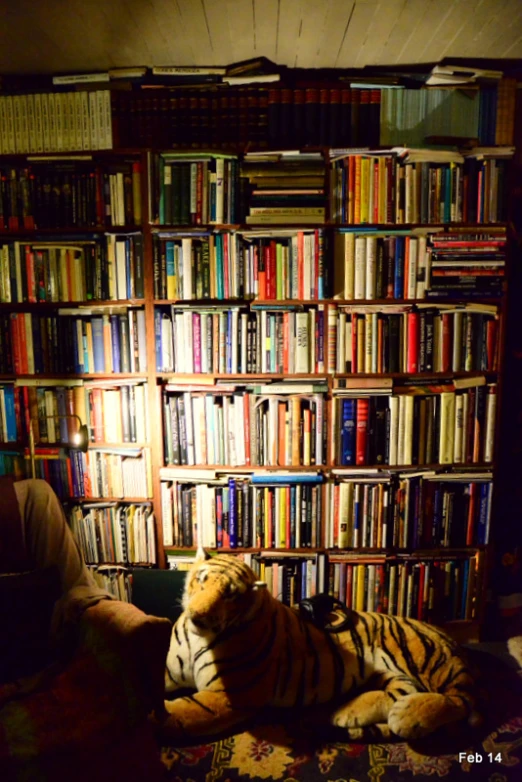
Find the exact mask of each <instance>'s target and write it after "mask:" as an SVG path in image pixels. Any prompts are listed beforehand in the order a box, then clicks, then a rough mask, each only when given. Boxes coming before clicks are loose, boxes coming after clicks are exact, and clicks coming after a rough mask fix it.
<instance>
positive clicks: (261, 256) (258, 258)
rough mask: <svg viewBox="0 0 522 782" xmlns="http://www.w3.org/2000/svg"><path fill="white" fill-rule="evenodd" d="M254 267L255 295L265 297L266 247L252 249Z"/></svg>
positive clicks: (259, 297) (262, 298)
mask: <svg viewBox="0 0 522 782" xmlns="http://www.w3.org/2000/svg"><path fill="white" fill-rule="evenodd" d="M254 267H257V297H258V299H261V301H263V300H264V299H266V248H265V247H260V248H259V249H258V248H257V247H256V248H255V249H254Z"/></svg>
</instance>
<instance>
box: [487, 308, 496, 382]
mask: <svg viewBox="0 0 522 782" xmlns="http://www.w3.org/2000/svg"><path fill="white" fill-rule="evenodd" d="M497 332H498V321H496V320H495V319H494V318H491V320H488V322H487V325H486V355H487V366H486V370H487V371H488V372H496V371H497V369H498V366H497Z"/></svg>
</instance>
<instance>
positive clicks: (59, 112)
mask: <svg viewBox="0 0 522 782" xmlns="http://www.w3.org/2000/svg"><path fill="white" fill-rule="evenodd" d="M64 97H65V96H64V94H63V93H61V92H58V93H56V95H55V96H54V112H55V118H54V127H55V131H56V150H57V151H58V152H62V151H63V150H64V149H65V147H64V143H63V142H64V133H63V124H64V123H63V120H64Z"/></svg>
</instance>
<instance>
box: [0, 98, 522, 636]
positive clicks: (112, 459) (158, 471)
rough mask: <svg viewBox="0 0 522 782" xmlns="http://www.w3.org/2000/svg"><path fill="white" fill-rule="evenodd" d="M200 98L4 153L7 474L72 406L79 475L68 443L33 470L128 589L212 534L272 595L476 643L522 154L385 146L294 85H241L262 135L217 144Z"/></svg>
mask: <svg viewBox="0 0 522 782" xmlns="http://www.w3.org/2000/svg"><path fill="white" fill-rule="evenodd" d="M193 92H195V91H187V92H186V93H185V96H186V97H182V96H181V94H178V93H180V91H179V90H178V92H176V90H172V91H171V92H170V98H169V100H171V101H172V102H171V103H169V105H168V107H165V104H162V101H164V100H165V96H164V95H163V94H162V93H161V91H158V92H157V97H156V98H154V99H152V98H151V99H147V100H148V101H149V102H148V103H147V105H145V104H144V103H143V102H142V104H141V105H139V106H138V105H137V104H136V106H135V114H134V115H133V116H134V119H136V122H135V123H131V124H129V125H128V126H127V125H126V117H127V116H128V112H130V111H134V109H132V101H133V100H134V98H135V93H134V92H133V91H130V93H129V94H128V95H126V94H124V93H123V92H120V93H118V94H116V93H115V94H113V96H112V111H113V124H112V134H113V139H114V141H116V143H118V144H120V147H119V148H118V147H117V148H114V149H103V150H101V149H95V148H94V146H93V147H91V149H88V148H87V147H85V146H84V144H85V143H86V136H85V137H82V143H81V145H80V144H79V138H80V136H79V135H78V137H77V141H76V142H75V143H76V144H77V149H74V148H72V149H71V152H67V151H66V146H65V147H63V148H62V149H50V150H48V151H47V154H42V153H41V152H40V153H39V154H36V153H32V154H20V153H19V152H17V151H16V149H14V150H13V149H12V148H10V149H6V148H5V146H4V147H2V152H3V155H2V156H1V157H0V177H1V179H0V182H1V186H2V215H1V218H0V253H1V254H2V261H3V262H2V274H1V275H0V348H1V349H0V405H1V407H0V410H1V411H2V412H0V416H1V421H2V427H3V428H2V440H3V441H5V442H1V443H0V451H1V453H0V469H3V470H5V471H18V473H19V474H20V472H21V471H23V461H24V459H23V458H21V459H18V458H17V451H18V452H19V453H20V454H21V456H22V457H23V452H24V449H25V447H26V429H27V421H28V417H30V418H31V419H32V420H33V421H37V422H38V423H39V424H40V425H41V426H42V428H43V429H44V430H45V423H46V418H45V416H46V414H49V411H51V410H53V411H54V410H55V408H56V409H57V410H58V409H62V407H63V409H65V410H72V411H74V412H77V413H78V414H80V417H81V418H82V420H84V419H85V420H86V421H87V422H88V423H89V425H90V427H91V433H92V437H91V443H90V448H89V453H88V455H87V457H86V458H85V460H84V461H81V460H80V461H78V457H77V455H74V454H72V452H71V454H69V455H68V454H66V452H65V451H64V449H63V448H60V446H61V445H62V441H65V440H66V439H67V437H66V435H67V432H65V431H61V430H60V428H59V427H56V428H55V429H56V430H55V431H54V432H53V433H52V434H51V435H50V433H49V431H44V432H43V434H42V433H41V432H39V437H38V438H37V439H38V440H39V446H40V447H39V449H37V450H38V451H40V453H39V456H40V457H42V458H41V462H40V465H41V469H42V470H46V472H45V473H44V474H45V475H46V477H48V478H49V479H50V480H51V482H53V481H54V483H55V485H56V486H60V487H61V491H60V494H61V496H62V499H63V500H64V501H65V502H66V504H67V508H68V511H69V513H70V517H71V521H72V525H73V529H74V530H75V534H76V535H77V537H78V538H79V539H80V541H81V545H82V547H83V549H84V551H85V552H86V554H87V559H88V561H89V562H90V563H91V564H93V565H96V564H97V565H98V566H99V567H98V570H97V577H98V578H99V580H100V583H104V584H112V588H114V589H115V590H116V592H117V594H119V595H123V594H125V582H124V579H123V577H122V573H123V574H124V573H125V566H128V565H130V564H138V565H157V566H159V567H165V566H167V565H168V564H169V563H171V564H176V563H178V564H179V563H181V562H182V561H183V559H184V558H185V557H186V556H188V555H189V554H190V553H191V552H193V551H194V549H195V548H196V545H197V543H198V534H199V535H200V536H201V541H202V542H203V544H204V545H205V546H206V547H208V548H215V547H216V545H218V544H219V546H220V549H221V550H223V551H232V552H235V553H237V554H240V555H243V556H244V557H245V558H246V559H247V560H248V561H249V562H250V563H251V564H252V566H253V567H255V568H256V569H257V571H258V573H259V575H260V577H262V578H265V579H266V580H267V581H268V583H269V587H270V588H271V589H273V590H274V591H275V592H276V593H277V594H279V595H283V596H284V598H285V599H295V598H298V597H299V595H300V594H304V593H306V592H310V591H313V590H315V589H317V588H319V586H318V585H321V586H322V587H324V588H326V589H329V590H330V591H333V592H334V593H335V594H336V595H340V596H341V597H344V598H345V599H347V600H348V602H349V603H351V604H352V605H353V606H354V607H358V608H367V609H379V610H395V611H397V610H398V611H400V612H402V613H405V614H408V615H411V616H413V617H419V618H424V619H429V620H430V619H433V620H436V621H439V622H440V621H443V622H449V623H450V626H453V627H455V628H457V629H458V632H459V634H460V635H461V637H463V636H467V637H470V638H471V637H477V634H478V631H479V629H478V628H479V626H480V623H481V621H482V617H483V610H484V588H485V586H484V585H485V581H486V574H487V571H488V567H489V565H488V557H489V556H490V547H489V544H488V536H489V525H490V519H491V514H492V508H493V504H494V494H493V485H494V480H493V478H494V476H495V469H496V455H495V449H497V453H498V443H495V436H496V431H497V429H498V427H497V426H496V422H497V420H498V416H499V409H500V400H501V378H502V353H503V351H502V345H503V340H504V328H503V322H504V320H503V319H504V309H505V298H504V293H505V290H504V289H505V286H504V268H505V262H506V258H507V256H508V239H509V236H510V231H511V229H510V224H509V222H508V219H507V217H508V215H507V200H506V197H504V198H502V197H501V196H500V194H501V193H502V192H505V191H506V186H507V181H506V180H507V174H508V167H509V150H507V149H506V147H504V146H498V147H497V148H496V149H495V147H494V142H495V138H496V137H495V138H494V137H493V136H492V129H491V127H489V128H488V130H487V132H486V131H485V132H484V135H483V137H481V141H483V143H488V145H489V147H488V151H487V152H485V153H481V152H477V151H476V149H475V150H473V149H472V148H469V147H467V148H465V149H463V150H459V151H456V150H452V151H445V150H442V151H437V152H435V153H433V154H432V155H431V158H430V153H429V152H428V151H427V150H425V149H423V150H420V151H419V152H415V151H408V148H407V147H405V146H404V143H405V141H404V140H403V142H402V144H401V147H400V148H395V149H394V148H393V144H396V143H397V139H396V138H394V137H393V135H390V133H388V135H387V136H386V135H385V136H384V138H383V135H382V127H381V138H380V139H379V134H378V133H377V132H376V125H375V120H374V119H372V118H375V117H376V116H377V117H378V116H379V111H382V108H381V109H379V105H380V104H379V100H380V97H381V93H380V91H378V90H360V91H357V90H347V89H344V90H337V89H336V88H335V87H332V88H330V87H329V88H328V90H327V89H326V88H324V89H318V90H315V89H311V88H310V90H306V89H304V88H303V89H302V88H301V87H300V86H298V85H297V86H294V87H292V89H291V90H285V89H283V90H279V89H277V90H265V89H261V90H258V89H257V88H246V89H245V90H242V89H240V90H236V92H237V97H238V98H239V100H242V101H243V102H244V101H245V100H246V101H247V105H249V106H250V108H251V117H250V115H249V117H250V119H249V120H248V121H247V123H246V124H245V121H244V119H243V120H242V121H238V123H237V126H236V125H235V124H234V123H231V128H230V130H229V134H228V137H227V138H218V137H214V136H213V135H212V134H211V135H209V136H208V139H207V138H206V136H205V132H206V130H209V129H210V128H211V127H213V124H212V123H213V120H212V122H210V121H209V118H210V117H212V116H213V115H212V111H214V110H215V111H220V110H221V109H226V110H227V111H228V112H229V113H230V105H231V104H230V103H229V104H228V106H227V104H226V101H225V102H224V103H223V104H222V105H221V104H219V103H218V104H217V105H215V104H213V103H212V100H213V98H211V99H210V103H208V104H205V98H204V95H203V91H200V92H198V93H197V99H196V95H195V94H194V95H193V94H192V93H193ZM301 92H302V93H303V95H301ZM316 92H317V95H316ZM347 92H348V93H350V94H349V96H348V95H347V94H346V93H347ZM383 92H385V91H383ZM411 92H415V91H411ZM434 92H435V91H433V94H434ZM437 92H443V91H441V90H438V91H437ZM227 93H228V94H229V98H230V97H231V95H232V92H231V91H227V90H223V92H222V94H221V96H220V97H219V100H224V99H225V95H226V94H227ZM288 93H291V94H290V95H289V94H288ZM363 93H365V94H364V95H363ZM374 93H379V95H378V96H377V95H376V94H374ZM481 95H482V93H481V92H480V91H477V93H476V96H475V97H476V100H478V101H479V103H477V105H476V107H475V108H476V110H477V111H479V110H480V105H479V104H480V101H482V100H484V101H486V102H487V101H488V100H489V101H490V100H491V96H490V95H489V96H488V97H486V98H483V97H481ZM301 97H303V98H304V101H303V102H301ZM265 98H266V101H265ZM316 98H317V101H316V100H315V99H316ZM348 98H350V100H348ZM377 98H379V100H378V99H377ZM431 99H432V100H435V97H432V98H431ZM64 100H65V101H67V100H68V99H64ZM103 100H105V98H103ZM185 100H186V101H187V103H186V104H185V103H184V104H183V105H181V106H180V101H181V102H183V101H185ZM249 100H250V104H249V103H248V101H249ZM389 100H390V97H389V96H388V95H387V96H386V98H385V101H384V103H385V105H386V106H387V107H388V108H387V110H389V111H390V116H391V115H393V111H394V109H393V107H391V108H390V107H389V105H388V103H387V101H388V102H389ZM101 102H102V99H101V98H100V106H101ZM103 105H105V104H103ZM220 105H221V109H220ZM348 105H349V106H350V112H348V108H347V107H348ZM243 106H244V103H243ZM290 106H291V107H292V108H291V109H290V108H289V107H290ZM158 107H159V108H158ZM326 107H328V108H326ZM0 108H1V107H0ZM233 108H234V102H233V100H232V109H233ZM484 111H485V110H484ZM158 112H159V113H158ZM162 112H164V113H163V114H162ZM205 112H207V113H205ZM264 112H265V113H264ZM343 112H344V114H343ZM376 112H377V113H376ZM167 115H168V116H169V117H170V118H171V120H172V123H171V125H170V130H169V133H171V134H175V135H176V134H178V131H180V129H182V127H183V126H184V125H183V123H187V124H186V127H188V128H190V129H191V134H192V133H194V132H195V131H196V130H197V129H198V128H199V132H198V133H196V135H195V136H194V135H191V137H190V140H191V145H192V148H190V149H188V148H187V142H188V137H187V138H186V139H184V136H183V134H181V136H179V134H178V136H177V138H178V141H179V146H177V145H178V141H176V142H172V139H171V138H170V137H169V138H166V137H165V138H164V137H163V136H162V135H161V132H162V131H161V130H160V129H159V120H160V117H163V118H164V117H165V116H167ZM105 116H106V115H105ZM180 117H184V120H183V123H182V122H181V121H180V120H179V118H180ZM198 117H199V119H197V118H198ZM256 117H257V119H256ZM285 118H286V119H285ZM299 118H301V119H299ZM314 118H315V119H317V118H319V129H320V131H319V135H318V136H314V135H313V134H312V133H311V130H312V128H313V127H314V122H315V119H314ZM343 118H344V119H343ZM381 119H382V114H381ZM174 120H175V121H174ZM178 120H179V121H178ZM301 120H303V122H304V124H303V125H302V127H301V124H300V123H301ZM101 121H102V120H101V115H100V118H99V123H101ZM106 121H107V122H108V119H107V116H106ZM292 123H295V124H296V127H297V126H298V125H299V127H300V135H299V134H298V135H297V136H292V135H291V134H287V136H286V137H285V135H284V133H283V136H281V134H279V135H278V134H277V132H276V131H275V130H274V129H275V128H277V127H286V128H288V127H290V126H292V127H293V125H292ZM343 123H344V124H343ZM0 126H1V116H0ZM348 126H349V128H350V130H349V132H348V131H346V128H347V127H348ZM366 126H368V127H369V128H370V132H371V138H368V139H367V142H368V143H367V144H365V146H368V147H369V150H368V151H365V150H361V149H356V150H352V149H350V147H351V146H353V144H357V145H358V146H359V145H360V144H361V143H362V142H363V141H364V139H363V137H362V129H363V128H365V127H366ZM94 127H95V126H94V125H93V128H94ZM336 127H337V128H338V130H339V128H340V129H341V131H342V132H341V131H339V133H338V135H336V132H335V128H336ZM100 128H101V125H100V124H99V125H98V131H97V132H98V136H94V130H91V136H89V138H93V137H94V138H98V141H99V144H100V145H101V144H102V143H106V142H105V141H103V139H108V136H107V135H106V132H105V130H103V131H102V130H100ZM343 128H344V130H343ZM151 129H152V130H154V129H155V130H154V133H153V132H152V130H151ZM430 130H433V129H432V128H431V129H430ZM435 130H437V129H435ZM209 132H210V130H209ZM212 132H214V131H212ZM78 133H79V129H78ZM85 133H86V130H85ZM434 133H435V131H434ZM488 134H489V135H488ZM439 135H442V134H441V133H439ZM447 135H450V134H449V133H448V134H447ZM71 139H72V137H70V138H69V140H70V141H71V144H72V140H71ZM146 139H147V143H144V141H145V140H146ZM492 139H493V140H492ZM249 141H251V142H252V144H253V146H254V147H256V148H257V149H258V151H257V152H252V150H250V149H248V143H249ZM379 141H380V142H381V144H382V142H383V141H385V143H386V145H387V146H381V147H379ZM406 141H407V139H406ZM297 142H299V143H297ZM499 142H500V143H502V144H508V143H509V139H508V138H506V136H505V135H504V137H502V138H500V139H499ZM408 143H410V142H409V141H408ZM10 144H11V145H12V139H11V141H10ZM291 144H296V145H297V147H298V148H299V152H297V151H296V149H295V148H293V149H287V150H285V148H288V147H290V145H291ZM328 145H330V146H328ZM341 145H343V146H342V148H340V147H341ZM492 145H493V146H492ZM56 146H59V144H58V142H57V143H56ZM62 146H63V142H62ZM72 146H73V147H74V145H72ZM15 147H16V144H15ZM332 147H337V148H332ZM270 148H272V149H273V150H279V152H277V151H271V149H270ZM281 150H283V153H281ZM79 151H81V155H80V154H79ZM50 152H52V155H51V154H49V153H50ZM33 174H34V176H33ZM48 180H49V181H48ZM28 183H32V184H31V188H29V185H28ZM50 185H54V195H49V197H47V196H45V197H44V193H45V192H46V189H47V190H48V189H49V186H50ZM51 191H52V186H51ZM287 191H290V192H287ZM361 207H362V208H361ZM59 269H60V270H62V271H61V274H59V273H58V270H59ZM64 269H65V271H66V274H64V272H63V270H64ZM477 272H478V273H477ZM38 330H40V331H41V332H42V333H44V332H45V333H48V334H49V335H50V336H49V338H48V340H47V343H46V344H42V345H37V346H36V348H35V345H34V343H33V349H32V351H31V348H30V343H28V340H30V339H31V338H34V336H35V334H36V332H37V331H38ZM53 330H54V331H53ZM53 340H54V341H53ZM8 346H10V350H8V349H7V347H8ZM116 346H118V348H119V349H118V350H116ZM31 353H32V355H33V357H32V358H31ZM92 370H94V371H92ZM131 409H132V410H133V411H135V412H134V414H131V413H130V410H131ZM13 422H14V427H13ZM245 422H246V423H245ZM189 427H190V429H191V434H189V433H188V428H189ZM203 433H205V436H203ZM86 479H87V480H86ZM136 487H139V488H140V490H139V491H137V490H136ZM122 531H123V532H122ZM347 595H348V598H347Z"/></svg>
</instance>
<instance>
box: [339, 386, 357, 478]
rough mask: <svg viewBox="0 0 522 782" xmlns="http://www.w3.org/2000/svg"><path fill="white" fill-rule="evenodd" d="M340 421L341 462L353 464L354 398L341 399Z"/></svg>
mask: <svg viewBox="0 0 522 782" xmlns="http://www.w3.org/2000/svg"><path fill="white" fill-rule="evenodd" d="M341 422H342V423H341V426H342V428H341V464H342V465H350V464H355V399H343V403H342V412H341Z"/></svg>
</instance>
